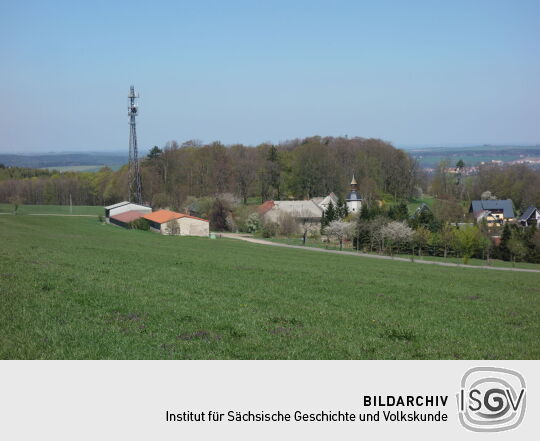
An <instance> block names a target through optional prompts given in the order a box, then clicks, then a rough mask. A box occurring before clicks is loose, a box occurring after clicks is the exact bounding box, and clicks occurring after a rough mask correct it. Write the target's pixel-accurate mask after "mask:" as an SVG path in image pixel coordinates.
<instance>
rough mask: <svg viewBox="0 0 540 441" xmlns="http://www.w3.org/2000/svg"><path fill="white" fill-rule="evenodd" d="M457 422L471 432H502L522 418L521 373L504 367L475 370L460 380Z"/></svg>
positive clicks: (519, 422)
mask: <svg viewBox="0 0 540 441" xmlns="http://www.w3.org/2000/svg"><path fill="white" fill-rule="evenodd" d="M457 400H458V411H459V421H460V422H461V424H462V425H463V427H465V428H466V429H469V430H472V431H474V432H502V431H504V430H510V429H514V428H515V427H517V426H519V424H521V422H522V421H523V418H524V416H525V407H526V400H527V396H526V388H525V380H524V378H523V376H522V375H521V374H519V373H518V372H515V371H512V370H510V369H504V368H494V367H475V368H472V369H469V370H468V371H467V372H466V373H465V375H464V376H463V378H462V380H461V390H460V392H459V394H458V395H457Z"/></svg>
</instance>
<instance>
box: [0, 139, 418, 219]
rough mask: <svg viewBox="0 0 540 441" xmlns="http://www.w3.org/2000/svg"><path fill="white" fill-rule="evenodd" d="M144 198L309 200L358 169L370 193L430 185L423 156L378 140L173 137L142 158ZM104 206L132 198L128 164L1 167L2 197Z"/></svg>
mask: <svg viewBox="0 0 540 441" xmlns="http://www.w3.org/2000/svg"><path fill="white" fill-rule="evenodd" d="M141 170H142V182H143V199H144V201H145V202H146V203H148V204H150V205H152V206H170V207H172V208H176V209H180V207H181V206H182V204H183V202H184V201H185V200H186V199H187V198H188V197H189V196H192V197H197V198H200V197H205V196H215V195H218V194H222V193H232V194H234V195H237V196H238V197H239V198H240V199H241V200H242V201H243V202H244V203H247V201H248V199H249V198H257V199H258V200H259V201H265V200H268V199H287V198H295V199H304V198H311V197H315V196H323V195H327V194H328V193H330V192H331V191H333V192H334V193H336V194H340V193H344V192H345V191H346V190H347V189H348V183H349V182H350V179H351V176H352V174H353V173H355V174H356V176H357V179H358V183H359V185H360V188H361V189H362V191H363V194H364V195H365V197H366V198H368V199H373V198H375V197H378V196H379V195H380V194H383V193H384V194H389V195H391V196H392V197H393V198H395V199H396V200H397V199H408V198H410V197H412V196H413V195H414V192H415V189H417V188H420V187H422V186H423V185H425V179H424V178H423V176H422V173H421V170H420V169H419V167H418V163H417V162H416V161H415V160H414V159H412V158H411V157H410V156H409V155H408V154H407V153H405V152H404V151H402V150H399V149H396V148H394V147H393V146H392V145H390V144H389V143H386V142H384V141H381V140H378V139H364V138H351V139H348V138H343V137H341V138H332V137H325V138H322V137H310V138H305V139H295V140H291V141H286V142H283V143H280V144H279V145H271V144H261V145H258V146H256V147H251V146H245V145H241V144H237V145H232V146H225V145H223V144H221V143H220V142H213V143H210V144H207V145H202V144H201V143H200V142H197V141H188V142H185V143H183V144H179V143H178V142H176V141H171V142H168V143H167V144H166V145H165V146H164V147H163V148H158V147H154V148H153V149H152V150H151V151H150V153H149V155H148V156H147V157H145V158H144V159H143V160H142V161H141ZM70 195H71V198H72V202H73V204H76V205H104V204H109V203H113V202H117V201H119V200H123V199H125V198H126V197H127V167H126V166H124V167H122V168H121V169H120V170H118V171H117V172H114V171H112V170H111V169H109V168H106V167H105V168H103V169H101V170H100V171H99V172H97V173H84V172H79V173H70V172H65V173H58V172H54V171H50V172H49V171H46V170H35V169H24V168H16V167H9V168H7V167H4V168H3V169H0V201H4V202H8V201H9V200H10V198H13V197H19V198H20V199H21V200H22V201H23V202H24V203H26V204H69V198H70Z"/></svg>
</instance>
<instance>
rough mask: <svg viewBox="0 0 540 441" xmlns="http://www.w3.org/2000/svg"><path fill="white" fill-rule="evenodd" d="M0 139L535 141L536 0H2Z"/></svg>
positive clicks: (77, 147) (112, 144) (50, 146)
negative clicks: (132, 123)
mask: <svg viewBox="0 0 540 441" xmlns="http://www.w3.org/2000/svg"><path fill="white" fill-rule="evenodd" d="M0 10H1V13H0V152H2V153H25V152H50V151H119V150H122V149H126V150H127V148H128V138H129V127H128V117H127V109H126V106H127V94H128V91H129V86H130V85H131V84H133V85H135V88H136V90H137V91H138V92H139V93H140V100H139V105H140V115H139V116H138V117H137V131H138V140H139V146H140V148H141V149H143V150H145V149H147V148H149V147H151V146H153V145H158V146H163V145H164V144H165V143H166V142H167V141H170V140H178V141H179V142H183V141H186V140H189V139H198V140H202V141H203V142H211V141H216V140H219V141H221V142H223V143H225V144H232V143H244V144H251V145H256V144H259V143H262V142H268V141H270V142H273V143H278V142H280V141H283V140H286V139H293V138H299V137H305V136H313V135H321V136H342V135H347V136H349V137H352V136H362V137H376V138H381V139H384V140H386V141H389V142H392V143H393V144H394V145H396V146H435V145H437V146H438V145H449V146H450V145H467V144H471V145H478V144H537V143H540V25H539V22H540V1H539V0H533V1H525V0H513V1H507V0H505V1H498V0H489V1H481V0H478V1H470V0H469V1H461V0H453V1H447V0H445V1H437V0H431V1H414V0H410V1H385V0H380V1H372V0H371V1H360V0H358V1H339V0H335V1H317V0H310V1H294V0H288V1H265V2H263V1H233V0H227V1H202V0H201V1H148V0H146V1H131V2H123V1H110V0H109V1H99V0H98V1H85V2H82V1H81V2H79V1H53V0H50V1H46V2H45V1H24V0H21V1H12V0H0Z"/></svg>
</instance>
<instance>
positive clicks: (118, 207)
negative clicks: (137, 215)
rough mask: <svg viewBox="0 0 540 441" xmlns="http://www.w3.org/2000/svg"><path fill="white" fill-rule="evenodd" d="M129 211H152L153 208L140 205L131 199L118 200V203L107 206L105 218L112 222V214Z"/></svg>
mask: <svg viewBox="0 0 540 441" xmlns="http://www.w3.org/2000/svg"><path fill="white" fill-rule="evenodd" d="M127 211H141V212H143V213H151V212H152V208H151V207H147V206H146V205H139V204H135V203H133V202H129V201H123V202H118V203H117V204H113V205H109V206H107V207H105V220H106V221H107V222H110V218H111V216H116V215H118V214H120V213H125V212H127Z"/></svg>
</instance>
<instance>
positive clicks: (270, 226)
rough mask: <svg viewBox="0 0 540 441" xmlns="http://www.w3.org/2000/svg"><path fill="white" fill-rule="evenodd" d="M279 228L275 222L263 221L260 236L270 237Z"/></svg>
mask: <svg viewBox="0 0 540 441" xmlns="http://www.w3.org/2000/svg"><path fill="white" fill-rule="evenodd" d="M278 229H279V225H278V224H277V223H275V222H265V223H264V224H263V227H262V229H261V233H262V237H265V238H270V237H274V236H275V235H276V234H277V232H278Z"/></svg>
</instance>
